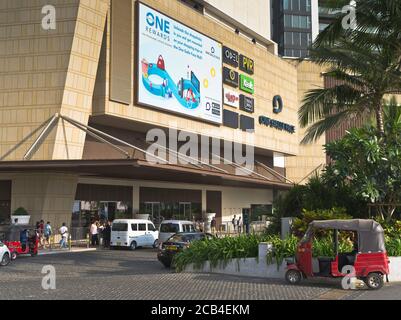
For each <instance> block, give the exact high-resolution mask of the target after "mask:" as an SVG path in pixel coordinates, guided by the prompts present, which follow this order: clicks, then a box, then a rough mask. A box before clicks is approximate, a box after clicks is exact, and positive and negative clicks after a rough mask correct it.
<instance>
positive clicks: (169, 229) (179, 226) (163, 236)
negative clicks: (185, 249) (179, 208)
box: [159, 220, 195, 243]
mask: <svg viewBox="0 0 401 320" xmlns="http://www.w3.org/2000/svg"><path fill="white" fill-rule="evenodd" d="M159 230H160V232H159V243H162V242H165V241H167V239H168V238H170V237H171V236H173V235H174V234H176V233H179V232H195V226H194V224H193V222H191V221H184V220H164V221H163V222H162V223H161V224H160V229H159Z"/></svg>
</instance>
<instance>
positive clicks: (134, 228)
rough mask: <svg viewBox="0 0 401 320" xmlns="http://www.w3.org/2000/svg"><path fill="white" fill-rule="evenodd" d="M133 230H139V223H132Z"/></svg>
mask: <svg viewBox="0 0 401 320" xmlns="http://www.w3.org/2000/svg"><path fill="white" fill-rule="evenodd" d="M131 230H132V231H138V225H137V224H136V223H133V224H131Z"/></svg>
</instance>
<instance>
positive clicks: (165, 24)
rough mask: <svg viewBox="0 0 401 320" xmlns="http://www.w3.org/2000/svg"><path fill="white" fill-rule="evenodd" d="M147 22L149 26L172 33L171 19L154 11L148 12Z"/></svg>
mask: <svg viewBox="0 0 401 320" xmlns="http://www.w3.org/2000/svg"><path fill="white" fill-rule="evenodd" d="M146 22H147V23H148V25H149V26H151V27H154V28H156V29H157V30H160V31H162V32H164V33H167V34H170V21H168V20H166V19H163V18H161V17H159V16H157V15H155V14H153V12H148V13H147V14H146Z"/></svg>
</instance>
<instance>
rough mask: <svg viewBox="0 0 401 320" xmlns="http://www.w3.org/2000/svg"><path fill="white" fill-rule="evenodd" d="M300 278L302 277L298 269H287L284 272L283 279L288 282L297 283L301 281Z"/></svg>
mask: <svg viewBox="0 0 401 320" xmlns="http://www.w3.org/2000/svg"><path fill="white" fill-rule="evenodd" d="M301 279H302V275H301V272H299V271H298V270H288V271H287V272H286V273H285V280H286V281H287V282H288V283H289V284H298V283H300V282H301Z"/></svg>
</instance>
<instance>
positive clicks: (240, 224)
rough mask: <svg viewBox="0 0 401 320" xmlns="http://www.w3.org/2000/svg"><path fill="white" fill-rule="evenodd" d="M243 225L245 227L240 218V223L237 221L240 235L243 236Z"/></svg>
mask: <svg viewBox="0 0 401 320" xmlns="http://www.w3.org/2000/svg"><path fill="white" fill-rule="evenodd" d="M242 225H243V223H242V218H241V217H239V218H238V221H237V229H238V234H241V233H242Z"/></svg>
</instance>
